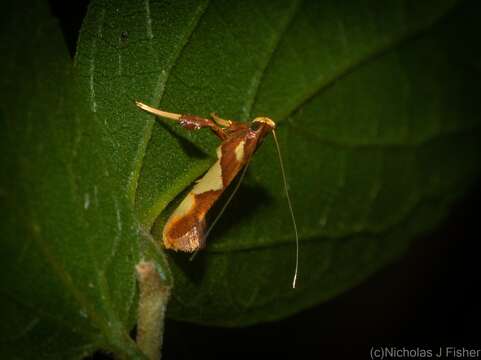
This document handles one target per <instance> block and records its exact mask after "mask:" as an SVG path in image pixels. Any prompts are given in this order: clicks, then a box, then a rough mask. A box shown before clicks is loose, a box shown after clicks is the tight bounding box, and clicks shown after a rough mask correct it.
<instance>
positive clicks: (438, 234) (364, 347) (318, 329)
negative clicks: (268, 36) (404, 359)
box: [50, 0, 481, 359]
mask: <svg viewBox="0 0 481 360" xmlns="http://www.w3.org/2000/svg"><path fill="white" fill-rule="evenodd" d="M50 4H51V8H52V12H53V13H54V14H55V15H57V17H58V18H59V22H60V24H61V26H62V29H63V32H64V36H65V40H66V42H67V43H68V46H69V49H70V53H71V54H72V56H73V55H74V53H75V43H76V39H77V35H78V30H79V29H80V25H81V22H82V19H83V17H84V16H85V13H86V10H87V4H88V1H73V2H62V1H61V0H51V1H50ZM480 200H481V186H478V187H477V188H476V189H473V191H472V192H471V193H470V195H469V196H467V197H465V198H464V199H463V200H461V201H460V202H458V203H457V204H456V206H455V207H454V208H453V211H452V213H451V215H450V216H449V217H448V218H447V219H446V221H445V222H444V223H443V224H442V225H441V226H440V227H439V228H438V229H437V230H436V231H435V232H433V233H431V234H426V235H425V236H422V237H420V238H418V239H416V241H414V242H413V243H412V246H411V248H410V250H409V251H408V253H407V254H406V256H404V257H403V258H402V259H400V261H398V262H397V263H395V264H392V265H391V266H389V267H387V268H385V269H383V270H382V271H380V272H378V273H377V274H375V275H374V276H372V277H371V278H369V279H367V280H366V281H365V282H364V283H363V284H361V285H360V286H357V287H356V288H354V289H351V290H350V291H348V292H346V293H344V294H343V295H341V296H338V297H337V298H335V299H333V300H331V301H329V302H327V303H324V304H321V305H319V306H317V307H315V308H312V309H308V310H305V311H303V312H301V313H299V314H297V315H295V316H292V317H290V318H288V319H285V320H282V321H278V322H273V323H267V324H261V325H257V326H251V327H245V328H234V329H231V328H227V329H226V328H212V327H205V326H199V325H192V324H188V323H182V322H177V321H173V320H168V321H167V323H166V332H165V338H164V348H163V358H164V359H203V358H211V359H212V358H218V357H220V356H222V355H228V358H233V357H236V355H237V357H242V358H249V359H251V358H265V357H267V356H269V355H270V356H275V357H276V358H278V359H283V358H288V357H289V358H291V357H294V356H296V357H297V358H312V359H317V358H324V359H326V358H335V359H343V358H350V359H358V358H362V359H365V358H369V349H370V347H371V346H396V347H398V348H401V347H403V346H405V347H408V348H410V349H414V348H416V347H419V348H424V349H431V350H433V351H436V350H437V347H438V346H463V345H465V346H467V347H468V348H470V349H476V348H477V349H480V348H481V338H480V335H479V334H480V330H479V326H481V296H480V295H479V292H478V286H479V283H480V282H479V277H478V273H479V272H478V262H479V256H480V251H479V250H480V245H479V238H480V235H481V231H480V228H479V227H478V223H479V222H480V217H479V215H478V213H477V210H478V207H479V203H480ZM222 357H223V356H222ZM107 358H108V356H107V355H105V354H101V353H98V354H96V355H94V356H93V359H107Z"/></svg>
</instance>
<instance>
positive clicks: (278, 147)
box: [272, 129, 299, 289]
mask: <svg viewBox="0 0 481 360" xmlns="http://www.w3.org/2000/svg"><path fill="white" fill-rule="evenodd" d="M272 135H273V136H274V142H275V143H276V149H277V155H279V164H280V165H281V173H282V180H283V182H284V191H285V193H286V198H287V205H289V212H290V213H291V218H292V224H293V225H294V234H295V236H296V267H295V269H294V277H293V279H292V288H293V289H295V288H296V281H297V272H298V270H299V234H298V232H297V224H296V218H295V217H294V210H293V209H292V203H291V198H290V196H289V190H288V189H287V178H286V172H285V170H284V162H283V161H282V155H281V148H280V146H279V141H278V140H277V135H276V132H275V130H274V129H272Z"/></svg>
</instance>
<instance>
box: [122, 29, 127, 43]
mask: <svg viewBox="0 0 481 360" xmlns="http://www.w3.org/2000/svg"><path fill="white" fill-rule="evenodd" d="M127 40H129V33H128V32H127V31H122V33H121V34H120V41H121V42H122V43H126V42H127Z"/></svg>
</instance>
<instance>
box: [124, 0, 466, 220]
mask: <svg viewBox="0 0 481 360" xmlns="http://www.w3.org/2000/svg"><path fill="white" fill-rule="evenodd" d="M301 2H302V1H301ZM301 2H300V3H299V4H298V6H297V7H294V11H293V13H292V14H291V15H290V16H289V18H288V21H287V22H286V25H285V27H283V28H281V29H280V30H279V36H278V37H277V41H275V42H273V45H274V46H273V48H272V49H269V51H268V54H269V55H268V56H267V57H266V64H265V66H264V67H263V68H262V69H263V70H262V72H261V75H260V77H259V81H258V82H257V85H256V90H255V91H254V92H253V95H252V98H251V100H249V99H248V100H247V102H246V105H248V106H249V109H250V110H249V114H251V112H252V109H253V108H255V106H256V103H257V99H258V93H259V89H260V87H261V86H260V85H261V84H262V79H263V77H264V74H265V72H266V69H267V68H268V67H269V64H270V62H271V61H272V59H273V56H274V54H275V53H276V52H277V51H278V49H279V46H280V44H281V43H282V39H283V36H284V35H285V34H286V33H287V32H288V30H289V27H290V26H291V25H292V24H293V23H294V22H293V20H294V19H295V15H296V13H297V11H298V9H299V8H300V5H301ZM457 6H458V2H455V3H454V4H453V5H452V6H451V7H450V8H448V9H446V10H445V11H444V12H442V13H440V14H438V15H437V16H434V17H433V19H432V21H431V22H428V23H426V24H420V25H419V26H418V27H416V28H413V29H411V30H410V31H406V32H405V33H401V34H400V35H399V37H397V38H396V39H394V40H393V39H389V41H386V42H384V43H380V44H379V46H377V47H374V48H373V49H372V51H371V52H370V53H368V54H366V55H365V57H364V58H360V59H358V60H357V61H352V62H351V63H349V64H346V66H345V67H341V68H339V70H338V71H337V72H334V73H333V74H332V76H331V77H323V78H322V79H321V80H320V81H319V83H317V84H315V85H314V86H313V87H312V88H311V89H308V90H307V91H306V92H305V94H304V95H303V96H301V97H300V100H299V103H298V104H297V105H295V106H293V107H292V108H290V109H289V108H287V109H286V110H285V111H284V112H283V113H282V114H281V116H280V117H279V119H277V121H276V122H277V123H280V122H283V121H285V120H286V119H288V118H289V117H291V116H292V115H293V114H294V113H296V112H297V111H298V110H299V109H300V108H302V106H304V105H305V104H306V103H307V102H309V101H310V100H311V99H312V98H313V97H315V96H317V95H318V94H319V93H322V92H323V91H324V90H326V89H328V88H329V87H330V86H331V85H332V84H333V83H335V82H336V81H337V80H339V79H341V78H343V77H344V76H347V75H348V74H350V73H352V72H353V71H355V70H357V69H358V68H360V67H362V66H364V65H366V64H368V63H369V62H371V61H374V60H376V59H377V58H378V57H380V56H383V55H385V54H386V53H388V52H390V51H394V50H395V49H397V48H398V47H399V46H401V45H402V44H403V43H405V42H407V41H409V40H411V39H413V38H416V37H418V36H421V35H422V34H423V32H424V31H425V30H426V29H428V28H430V27H432V26H434V25H435V24H437V23H438V22H440V21H441V20H442V19H443V18H444V17H446V16H447V15H449V14H450V13H451V12H452V11H453V10H454V9H455V8H456V7H457ZM207 8H208V4H207V5H206V6H205V8H204V9H203V12H202V13H201V14H200V16H199V18H198V19H197V21H196V22H195V26H193V28H192V29H191V31H190V33H189V36H188V39H187V41H186V43H185V44H184V45H183V46H182V49H181V50H180V51H179V53H178V54H177V56H176V58H175V60H174V62H176V61H177V60H178V59H179V58H180V56H181V55H182V53H183V50H184V49H185V47H186V46H187V45H188V43H189V41H190V40H191V38H192V34H193V33H194V31H195V29H196V28H197V26H198V25H199V23H200V20H201V17H202V16H203V15H204V14H205V13H206V10H207ZM353 60H356V59H353ZM175 66H176V64H175V63H174V64H173V65H172V67H171V68H170V70H169V72H168V76H167V78H168V77H169V76H170V75H171V73H172V70H173V69H174V68H175ZM256 76H259V75H258V73H257V72H256V73H255V74H254V76H253V78H252V79H251V82H252V83H254V84H256V81H255V77H256ZM167 78H166V82H167ZM162 95H163V93H162V94H161V95H160V98H161V99H162ZM161 99H160V100H161ZM153 124H154V123H153V122H151V123H150V124H149V136H148V137H146V138H145V143H143V144H142V145H140V144H139V148H140V147H142V148H143V154H142V157H141V159H140V160H139V161H140V166H138V168H139V169H141V168H142V166H143V160H144V155H145V152H146V149H147V145H148V142H150V139H151V135H152V127H153ZM209 166H210V165H204V166H201V167H200V168H199V169H198V171H192V172H191V173H190V175H191V176H190V178H189V179H186V180H188V183H189V184H190V183H192V182H193V181H194V180H195V179H197V178H198V177H199V176H200V175H202V174H203V173H204V172H205V171H207V169H208V168H209ZM139 177H140V170H139V171H138V173H137V174H136V178H135V184H134V185H133V191H134V193H135V192H136V189H137V185H138V180H139ZM131 190H132V189H131ZM176 195H177V194H172V195H171V196H162V197H159V199H160V198H162V200H161V201H159V199H158V200H157V201H156V202H155V205H154V206H152V207H151V208H152V209H154V208H155V210H156V211H149V216H148V219H149V221H148V222H147V223H143V225H144V226H146V227H147V228H149V229H150V228H151V226H152V225H153V222H154V221H153V220H155V218H156V217H157V216H158V215H159V214H161V213H162V211H163V210H164V209H165V208H166V207H167V205H168V204H169V203H170V202H171V201H172V200H173V199H174V198H175V196H176ZM133 197H134V198H135V194H134V195H133Z"/></svg>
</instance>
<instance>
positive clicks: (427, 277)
mask: <svg viewBox="0 0 481 360" xmlns="http://www.w3.org/2000/svg"><path fill="white" fill-rule="evenodd" d="M480 201H481V187H478V188H477V189H474V190H473V191H472V192H471V194H470V195H469V196H468V197H465V198H464V199H463V200H462V201H460V202H458V203H457V204H456V205H455V206H454V208H453V210H452V213H451V215H450V216H449V217H448V218H447V219H446V221H445V222H444V223H443V224H442V225H441V226H440V227H438V229H437V230H436V231H435V232H433V233H431V234H429V235H426V236H422V237H420V238H418V239H416V240H415V241H414V242H413V243H412V245H411V248H410V250H409V251H408V253H407V254H406V256H404V257H403V258H402V259H400V261H398V262H397V263H395V264H392V265H391V266H389V267H387V268H385V269H383V270H382V271H380V272H378V273H377V274H376V275H374V276H373V277H371V278H369V279H367V280H366V281H365V282H364V283H363V284H361V285H360V286H358V287H356V288H354V289H352V290H350V291H348V292H346V293H344V294H343V295H341V296H339V297H337V298H335V299H333V300H331V301H329V302H327V303H324V304H321V305H319V306H317V307H315V308H312V309H308V310H306V311H303V312H301V313H299V314H297V315H295V316H292V317H290V318H288V319H285V320H282V321H278V322H274V323H268V324H262V325H257V326H252V327H246V328H240V329H239V328H235V329H225V328H210V327H204V326H198V325H192V324H187V323H182V322H177V321H173V320H171V321H168V322H167V324H166V333H165V339H164V351H163V353H164V359H174V358H175V359H194V358H195V359H202V358H208V357H211V358H218V357H219V356H220V355H228V354H229V355H238V356H239V357H245V358H249V359H251V358H263V357H266V355H275V357H276V358H279V359H284V358H288V357H289V358H292V357H293V356H298V357H299V356H300V357H301V358H312V359H321V358H322V359H327V358H334V359H342V358H350V359H361V358H362V359H366V358H369V349H370V347H371V346H376V345H381V346H396V347H398V348H400V347H402V346H406V347H408V348H410V349H413V348H416V347H419V348H424V349H431V350H433V351H437V348H438V346H463V345H465V346H467V348H469V349H481V339H480V330H479V326H481V295H480V293H479V292H478V286H479V284H480V281H479V275H478V274H479V271H478V268H479V265H478V264H479V256H480V252H479V250H480V245H479V238H480V235H481V231H480V228H479V226H478V225H479V222H480V217H479V215H478V212H477V210H478V208H479V204H480ZM228 358H232V356H229V357H228Z"/></svg>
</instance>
